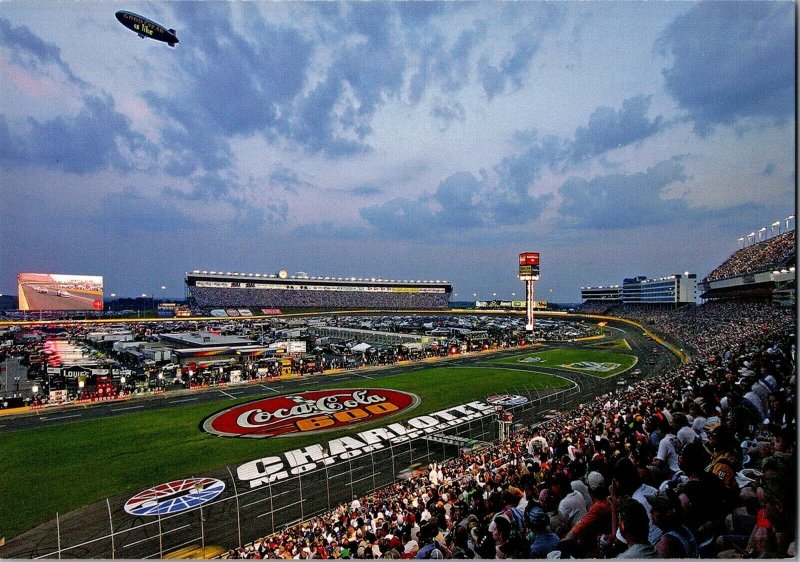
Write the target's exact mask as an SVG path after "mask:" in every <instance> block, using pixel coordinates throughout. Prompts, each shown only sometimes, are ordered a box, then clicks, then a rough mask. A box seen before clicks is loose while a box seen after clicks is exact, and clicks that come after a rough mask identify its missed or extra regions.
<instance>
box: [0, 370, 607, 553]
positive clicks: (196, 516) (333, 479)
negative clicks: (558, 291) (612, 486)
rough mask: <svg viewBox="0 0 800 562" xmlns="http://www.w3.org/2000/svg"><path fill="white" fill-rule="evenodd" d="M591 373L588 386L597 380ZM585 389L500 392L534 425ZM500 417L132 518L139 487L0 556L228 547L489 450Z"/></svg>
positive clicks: (19, 541) (228, 486)
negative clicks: (432, 466)
mask: <svg viewBox="0 0 800 562" xmlns="http://www.w3.org/2000/svg"><path fill="white" fill-rule="evenodd" d="M588 379H590V377H587V381H586V382H587V383H589V384H595V383H594V382H593V381H589V380H588ZM587 390H592V391H596V389H589V388H588V387H587V385H586V384H584V382H583V381H581V382H572V381H571V382H570V386H569V387H568V388H565V389H560V390H553V389H549V388H548V389H546V388H541V387H538V386H525V387H517V388H507V389H505V390H504V391H502V392H506V393H512V392H513V393H514V394H519V395H521V396H525V397H526V398H527V399H528V400H527V402H526V403H524V404H520V405H517V406H513V407H510V408H506V411H508V412H511V413H512V414H513V417H514V422H517V423H524V424H529V423H533V422H535V421H538V419H540V418H541V416H542V414H543V413H545V412H546V411H548V410H552V409H562V408H567V407H569V406H570V405H571V404H574V403H577V402H578V401H579V400H580V399H581V396H582V395H583V394H584V393H585V392H586V391H587ZM498 415H499V412H495V413H490V414H487V415H484V416H482V417H479V418H476V419H471V420H467V421H464V422H462V423H461V424H459V425H455V426H452V427H448V428H446V429H444V430H442V431H439V432H435V433H432V434H429V435H426V436H423V437H420V438H416V439H412V440H410V441H407V442H404V443H393V444H391V443H386V444H385V445H384V447H383V448H380V449H375V450H373V451H371V452H369V453H368V454H363V455H361V456H359V457H356V458H351V459H349V460H346V461H341V460H340V461H337V462H336V463H335V464H331V465H326V466H321V467H319V468H315V469H313V470H310V471H309V472H306V473H302V474H299V475H296V476H291V477H289V478H287V479H285V480H281V481H276V482H269V483H267V484H264V485H260V486H258V487H255V488H250V487H248V483H247V482H246V481H242V480H238V479H237V478H238V476H237V467H235V466H233V467H225V468H224V469H222V470H219V471H214V472H212V473H209V474H203V475H202V476H203V477H209V478H215V479H217V480H220V481H222V482H223V483H224V484H225V487H224V491H223V492H222V493H221V494H220V495H219V496H218V497H216V498H214V499H212V500H210V501H208V502H207V503H204V504H202V505H201V506H199V507H195V508H194V509H190V510H186V511H182V512H176V513H162V514H160V515H158V516H157V517H154V516H145V515H139V516H136V515H132V514H130V513H129V512H127V511H126V510H125V505H126V502H128V501H129V500H131V499H132V498H133V497H134V495H135V494H136V493H137V492H141V491H140V490H134V491H132V492H129V493H127V494H124V495H120V496H116V497H113V498H108V499H107V500H104V501H102V502H98V503H96V504H93V505H91V506H88V507H86V508H84V509H81V510H77V511H73V512H71V513H68V514H66V515H64V514H59V515H58V519H57V521H51V522H49V523H46V524H44V525H41V526H39V527H37V528H36V529H34V530H32V531H29V532H28V533H25V534H23V535H21V536H19V537H15V538H14V539H12V540H10V541H9V542H7V544H6V546H5V547H0V558H37V559H38V558H107V559H113V558H137V559H145V558H164V557H168V556H170V554H171V553H176V554H178V555H179V556H180V554H181V553H183V552H186V550H187V547H190V546H191V545H200V546H201V547H205V548H209V549H210V548H212V547H214V548H216V547H220V546H221V547H223V548H224V549H225V550H227V549H228V548H231V547H236V546H240V545H242V544H243V543H250V542H251V541H254V540H257V539H258V538H260V537H264V536H268V535H271V534H273V533H276V532H279V531H281V530H282V529H285V528H286V527H288V526H290V525H293V524H296V523H298V522H300V521H305V520H308V519H310V518H312V517H315V516H318V515H321V514H323V513H327V512H329V511H331V510H332V509H334V508H335V507H336V506H338V505H340V504H342V503H345V502H347V503H349V502H350V501H352V500H353V498H354V497H361V496H364V495H368V494H370V493H371V492H373V491H374V490H376V489H379V488H382V487H384V486H387V485H389V484H391V483H393V482H395V481H396V480H398V479H402V478H405V477H406V476H407V475H408V474H410V473H411V472H412V471H415V470H419V469H423V470H425V469H426V468H425V467H427V465H428V464H429V463H430V462H433V461H436V462H437V463H440V464H441V463H444V462H447V461H448V460H449V459H454V458H457V457H458V455H459V454H460V452H461V450H462V447H464V446H465V445H472V446H474V447H485V446H490V445H491V444H492V443H494V442H495V441H496V439H497V435H498V423H497V420H498ZM290 448H291V447H287V450H288V449H290ZM195 476H198V475H195ZM153 484H154V485H159V484H161V483H159V482H154V483H153ZM129 508H130V506H129Z"/></svg>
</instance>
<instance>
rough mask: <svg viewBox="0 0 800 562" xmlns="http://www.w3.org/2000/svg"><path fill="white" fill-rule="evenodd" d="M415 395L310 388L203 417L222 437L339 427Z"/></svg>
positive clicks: (392, 410) (400, 406)
mask: <svg viewBox="0 0 800 562" xmlns="http://www.w3.org/2000/svg"><path fill="white" fill-rule="evenodd" d="M419 401H420V399H419V397H418V396H416V395H414V394H409V393H407V392H400V391H398V390H388V389H382V388H367V389H358V390H356V389H338V390H313V391H310V392H302V393H298V394H287V395H284V396H275V397H272V398H266V399H264V400H256V401H254V402H247V403H246V404H239V405H238V406H233V407H232V408H227V409H225V410H222V411H221V412H217V413H216V414H213V415H211V416H209V417H207V418H206V419H205V420H203V422H202V424H201V427H202V428H203V431H206V432H207V433H211V434H214V435H222V436H225V437H278V436H286V435H292V434H303V435H308V434H310V433H316V432H322V431H331V430H334V429H341V428H343V427H347V426H350V425H353V424H356V423H363V422H371V421H374V420H377V419H380V418H383V417H387V416H392V415H395V414H399V413H400V412H403V411H405V410H410V409H412V408H415V407H416V406H417V405H418V404H419Z"/></svg>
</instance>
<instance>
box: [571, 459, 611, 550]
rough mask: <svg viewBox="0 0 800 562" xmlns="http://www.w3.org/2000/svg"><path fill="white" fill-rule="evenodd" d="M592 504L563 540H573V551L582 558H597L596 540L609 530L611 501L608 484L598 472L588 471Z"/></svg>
mask: <svg viewBox="0 0 800 562" xmlns="http://www.w3.org/2000/svg"><path fill="white" fill-rule="evenodd" d="M587 482H588V489H589V495H590V496H591V498H592V504H591V506H590V507H589V510H588V511H587V512H586V515H584V516H583V517H582V518H581V519H580V521H578V523H577V524H576V525H575V526H574V527H573V528H572V529H571V530H570V531H569V533H567V536H566V537H564V538H565V540H568V541H574V542H575V543H576V545H577V548H576V550H575V552H576V553H577V554H578V555H579V556H580V557H582V558H599V557H600V550H599V547H598V544H597V540H598V539H599V538H600V535H603V534H608V533H610V532H611V502H609V501H608V486H607V485H606V481H605V479H604V478H603V475H602V474H600V473H599V472H590V473H589V476H588V477H587Z"/></svg>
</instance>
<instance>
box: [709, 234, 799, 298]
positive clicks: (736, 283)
mask: <svg viewBox="0 0 800 562" xmlns="http://www.w3.org/2000/svg"><path fill="white" fill-rule="evenodd" d="M796 248H797V245H796V236H795V231H794V230H792V231H789V232H784V233H783V234H779V235H778V236H774V237H772V238H769V239H767V240H764V241H762V242H758V243H756V244H751V245H749V246H745V247H744V248H740V249H739V250H737V251H736V252H734V253H733V255H731V256H730V257H729V258H728V259H727V260H725V262H724V263H722V264H721V265H719V266H718V267H716V268H715V269H714V270H713V271H712V272H711V273H709V274H708V276H707V277H706V278H705V279H703V281H702V282H701V283H700V290H701V291H703V293H702V295H701V297H702V298H704V299H732V298H736V299H738V298H768V299H770V300H772V301H775V302H778V303H781V304H785V305H791V304H793V303H795V302H796V297H795V290H796V282H795V266H796V265H797V250H796Z"/></svg>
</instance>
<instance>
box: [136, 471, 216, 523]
mask: <svg viewBox="0 0 800 562" xmlns="http://www.w3.org/2000/svg"><path fill="white" fill-rule="evenodd" d="M223 490H225V483H224V482H223V481H222V480H217V479H216V478H185V479H183V480H173V481H172V482H167V483H166V484H159V485H158V486H153V487H152V488H148V489H147V490H143V491H141V492H139V493H138V494H136V495H135V496H133V497H132V498H131V499H129V500H128V501H127V502H126V503H125V511H126V512H128V513H130V514H131V515H137V516H144V515H152V516H159V515H170V514H172V513H179V512H181V511H186V510H188V509H194V508H195V507H199V506H201V505H203V504H204V503H206V502H210V501H211V500H213V499H214V498H216V497H217V496H218V495H220V494H221V493H222V491H223Z"/></svg>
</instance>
